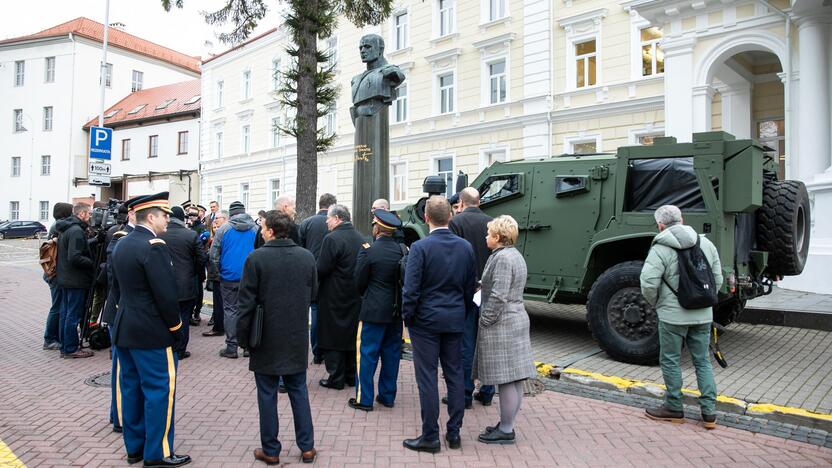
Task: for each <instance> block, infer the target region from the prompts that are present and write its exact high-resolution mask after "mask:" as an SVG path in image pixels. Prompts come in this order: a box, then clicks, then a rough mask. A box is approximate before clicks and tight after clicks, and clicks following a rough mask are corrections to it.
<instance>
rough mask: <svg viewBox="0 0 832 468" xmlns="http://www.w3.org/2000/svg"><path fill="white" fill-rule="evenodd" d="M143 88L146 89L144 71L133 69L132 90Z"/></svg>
mask: <svg viewBox="0 0 832 468" xmlns="http://www.w3.org/2000/svg"><path fill="white" fill-rule="evenodd" d="M142 89H144V72H143V71H141V70H133V74H132V77H131V79H130V90H131V92H133V93H135V92H136V91H141V90H142Z"/></svg>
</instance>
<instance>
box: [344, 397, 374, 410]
mask: <svg viewBox="0 0 832 468" xmlns="http://www.w3.org/2000/svg"><path fill="white" fill-rule="evenodd" d="M347 404H348V405H349V406H350V408H352V409H357V410H361V411H372V410H373V407H372V406H367V405H362V404H361V403H359V402H357V401H355V398H350V399H349V401H347Z"/></svg>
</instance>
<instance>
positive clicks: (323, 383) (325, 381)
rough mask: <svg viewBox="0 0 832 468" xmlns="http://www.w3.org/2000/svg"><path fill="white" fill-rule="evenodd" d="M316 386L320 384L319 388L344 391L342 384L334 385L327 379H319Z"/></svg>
mask: <svg viewBox="0 0 832 468" xmlns="http://www.w3.org/2000/svg"><path fill="white" fill-rule="evenodd" d="M318 384H320V386H321V387H324V388H331V389H333V390H343V389H344V384H343V383H340V384H336V383H334V382H330V381H329V379H321V380H320V382H318Z"/></svg>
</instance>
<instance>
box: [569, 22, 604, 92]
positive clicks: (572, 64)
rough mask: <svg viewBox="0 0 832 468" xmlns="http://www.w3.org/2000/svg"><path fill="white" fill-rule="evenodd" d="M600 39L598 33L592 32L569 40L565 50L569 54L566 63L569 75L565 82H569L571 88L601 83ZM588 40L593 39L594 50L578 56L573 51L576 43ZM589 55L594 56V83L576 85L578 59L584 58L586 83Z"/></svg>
mask: <svg viewBox="0 0 832 468" xmlns="http://www.w3.org/2000/svg"><path fill="white" fill-rule="evenodd" d="M600 39H601V35H600V34H596V33H593V34H589V35H582V36H578V37H576V38H573V39H571V40H570V41H569V50H568V51H567V54H568V55H569V60H570V61H569V63H568V64H567V65H568V68H569V76H568V79H567V82H568V83H569V86H570V88H571V89H590V88H595V87H596V86H598V85H600V84H601V53H600V52H601V50H600V49H599V47H600ZM590 41H595V52H592V53H589V54H584V55H580V56H579V55H578V54H577V53H576V52H575V49H576V48H577V46H578V44H582V43H584V42H590ZM590 57H595V84H592V85H591V84H584V85H583V86H581V87H578V63H577V62H578V59H579V58H582V59H584V70H585V71H586V75H585V81H586V82H587V83H588V82H589V58H590Z"/></svg>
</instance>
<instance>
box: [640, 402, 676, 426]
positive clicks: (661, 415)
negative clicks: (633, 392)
mask: <svg viewBox="0 0 832 468" xmlns="http://www.w3.org/2000/svg"><path fill="white" fill-rule="evenodd" d="M644 412H645V413H646V414H647V417H648V418H650V419H653V420H656V421H668V422H672V423H675V424H682V423H683V422H685V413H684V412H682V411H674V410H672V409H670V408H668V407H666V406H664V405H662V406H659V407H658V408H648V409H646V410H645V411H644Z"/></svg>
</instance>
